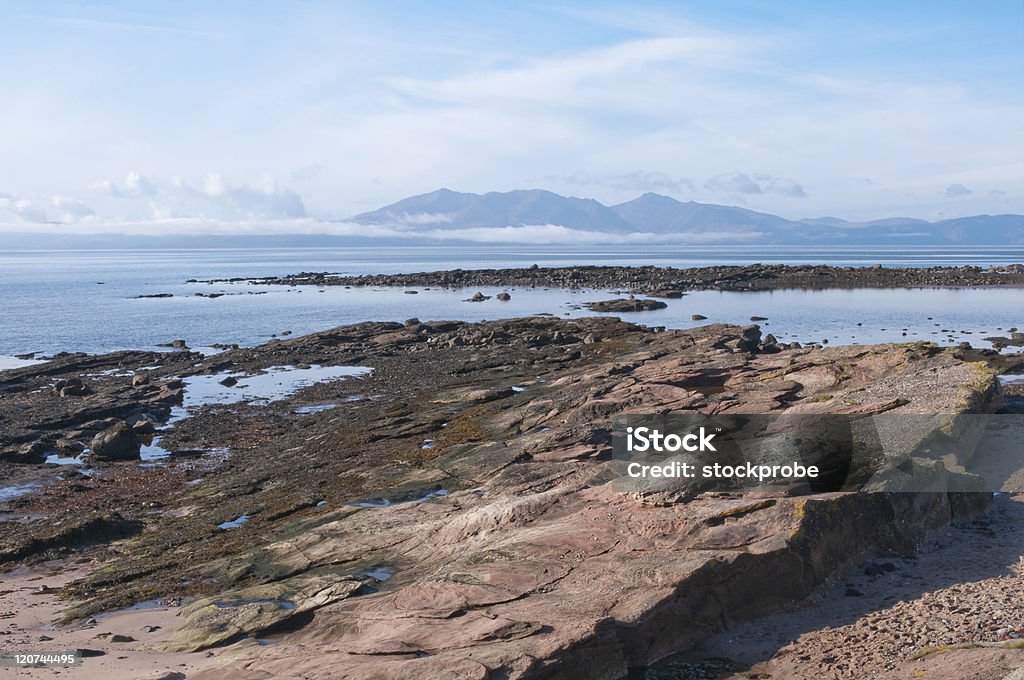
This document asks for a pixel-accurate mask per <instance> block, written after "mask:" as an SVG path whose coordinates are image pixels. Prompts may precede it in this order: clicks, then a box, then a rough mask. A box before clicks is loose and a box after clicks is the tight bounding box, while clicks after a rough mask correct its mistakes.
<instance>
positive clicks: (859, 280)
mask: <svg viewBox="0 0 1024 680" xmlns="http://www.w3.org/2000/svg"><path fill="white" fill-rule="evenodd" d="M1020 266H1021V265H1009V266H1004V267H992V268H990V269H982V268H980V267H972V266H964V267H906V268H900V267H881V266H875V267H829V266H826V265H764V264H752V265H744V266H720V267H695V268H691V269H676V268H674V267H653V266H648V267H615V266H576V267H538V266H536V265H534V266H532V267H524V268H520V269H456V270H451V271H437V272H419V273H415V274H366V275H360V276H344V275H339V274H333V273H329V272H300V273H298V274H293V275H290V276H282V277H270V278H261V279H238V278H235V279H223V280H221V279H218V280H214V281H210V282H209V283H218V282H221V281H228V282H238V281H245V280H248V281H251V282H252V283H256V284H273V285H287V286H298V285H316V286H403V287H404V286H442V287H445V288H469V287H484V286H494V287H497V286H522V287H545V286H546V287H552V288H555V287H557V288H598V289H605V290H614V289H627V290H630V291H631V292H635V293H638V294H639V293H642V294H645V295H652V296H654V297H678V295H681V294H682V293H683V291H687V290H701V289H714V290H769V289H773V288H900V287H914V286H1020V285H1021V284H1024V273H1022V272H1021V271H1020V270H1019V267H1020Z"/></svg>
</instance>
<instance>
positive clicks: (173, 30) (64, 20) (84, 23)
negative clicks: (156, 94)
mask: <svg viewBox="0 0 1024 680" xmlns="http://www.w3.org/2000/svg"><path fill="white" fill-rule="evenodd" d="M22 18H23V19H28V20H31V21H42V22H46V23H53V24H65V25H69V26H80V27H83V28H93V29H112V30H117V31H138V32H142V33H169V34H175V35H189V36H195V37H201V38H225V37H227V34H226V33H221V32H218V31H207V30H204V29H195V28H183V27H177V26H162V25H155V24H141V23H134V22H126V21H110V20H104V19H92V18H87V17H73V16H59V15H48V14H23V15H22Z"/></svg>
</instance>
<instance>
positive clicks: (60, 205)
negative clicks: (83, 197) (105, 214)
mask: <svg viewBox="0 0 1024 680" xmlns="http://www.w3.org/2000/svg"><path fill="white" fill-rule="evenodd" d="M50 203H51V204H52V205H53V207H54V208H56V210H57V212H58V214H59V217H58V220H59V221H61V222H65V223H70V222H78V221H79V220H82V219H85V218H88V217H93V216H95V215H96V211H95V210H93V209H92V208H91V207H90V206H88V205H86V204H85V203H83V202H82V201H79V200H76V199H74V198H66V197H64V196H54V197H53V198H52V199H51V200H50Z"/></svg>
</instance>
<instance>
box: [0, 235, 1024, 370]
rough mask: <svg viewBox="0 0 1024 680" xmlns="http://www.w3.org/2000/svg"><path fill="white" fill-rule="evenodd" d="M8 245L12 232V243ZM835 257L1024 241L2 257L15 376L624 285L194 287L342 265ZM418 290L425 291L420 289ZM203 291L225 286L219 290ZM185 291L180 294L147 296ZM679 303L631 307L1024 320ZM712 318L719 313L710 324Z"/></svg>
mask: <svg viewBox="0 0 1024 680" xmlns="http://www.w3.org/2000/svg"><path fill="white" fill-rule="evenodd" d="M0 239H2V236H0ZM0 248H2V241H0ZM753 263H764V264H830V265H836V266H865V265H874V264H881V265H882V266H891V267H896V266H906V267H927V266H935V265H951V266H963V265H976V266H981V267H989V266H994V265H1005V264H1012V263H1024V246H1016V247H1013V246H1011V247H1002V246H1000V247H936V248H912V247H911V248H908V247H891V248H863V247H861V248H820V247H815V248H794V247H779V248H772V247H756V248H755V247H750V246H718V247H697V248H695V247H688V246H675V247H662V246H659V247H656V248H655V247H650V246H615V247H608V246H601V247H596V246H595V247H579V246H572V247H569V246H557V247H556V246H532V247H531V246H508V245H503V244H500V245H499V244H495V245H477V246H448V245H445V246H425V247H401V248H399V247H353V248H312V249H311V248H302V249H216V250H214V249H211V250H159V251H157V250H105V251H100V250H89V251H75V252H72V251H3V250H0V323H2V328H3V332H2V333H0V370H2V369H4V368H11V367H15V366H18V365H22V364H24V363H26V360H24V359H17V358H15V355H24V354H30V353H36V356H37V357H40V356H46V355H50V354H54V353H56V352H61V351H69V352H88V353H100V352H108V351H113V350H119V349H143V350H158V349H161V348H159V347H158V345H159V344H161V343H168V342H170V341H172V340H175V339H182V340H185V341H186V342H187V343H188V345H189V346H190V347H193V348H204V347H209V346H210V345H213V344H216V343H223V344H228V343H237V344H239V345H243V346H244V345H255V344H258V343H261V342H265V341H267V340H268V339H270V338H272V337H275V336H276V337H280V336H281V334H283V333H286V332H289V331H290V332H291V334H294V335H301V334H304V333H311V332H315V331H320V330H325V329H328V328H333V327H336V326H340V325H344V324H350V323H355V322H361V321H403V320H405V319H408V318H410V317H417V318H419V319H421V320H424V321H426V320H430V319H462V320H467V321H479V320H484V319H488V320H491V319H501V318H511V317H518V316H527V315H534V314H550V315H554V316H558V317H563V318H566V317H579V316H585V315H595V313H594V312H591V311H589V310H587V309H586V308H584V307H583V306H582V304H583V303H584V302H589V301H595V300H602V299H607V298H608V297H609V291H603V290H583V291H567V290H562V289H516V288H508V289H500V288H493V289H492V288H483V289H479V290H480V292H482V293H484V294H485V295H491V296H493V295H495V294H496V293H498V292H501V291H502V290H507V291H508V292H509V293H510V294H511V296H512V299H511V300H510V301H508V302H502V301H498V300H496V299H495V298H493V297H492V298H491V299H490V300H487V301H485V302H467V301H465V300H466V299H467V298H469V297H470V296H471V295H472V294H473V293H476V292H477V290H478V289H477V288H473V289H466V290H441V289H430V288H424V287H414V288H410V289H387V288H350V289H346V288H344V287H317V286H299V287H288V286H257V285H252V284H249V283H247V282H237V283H216V284H207V283H195V282H192V283H190V282H189V280H190V279H195V280H200V281H201V280H205V279H214V278H217V279H223V278H234V277H262V276H272V275H284V274H292V273H297V272H302V271H307V272H319V271H327V272H334V273H340V274H371V273H397V272H417V271H435V270H442V269H453V268H463V269H473V268H485V267H486V268H490V267H517V266H518V267H524V266H530V265H533V264H537V265H540V266H567V265H591V264H594V265H600V264H607V265H658V266H673V267H696V266H709V265H743V264H753ZM407 290H415V291H416V294H410V293H408V292H407ZM199 293H202V294H211V293H213V294H216V293H220V294H222V295H221V296H219V297H212V298H211V297H204V296H200V295H198V294H199ZM155 294H169V295H170V297H159V298H152V297H139V296H146V295H155ZM667 303H668V308H667V309H662V310H655V311H651V312H642V313H636V314H626V315H621V316H622V317H623V318H625V319H628V320H629V321H633V322H636V323H641V324H645V325H648V326H664V327H667V328H688V327H692V326H696V325H699V324H706V323H713V322H722V323H738V324H747V323H750V317H752V316H759V317H767V321H761V322H760V323H761V325H762V327H763V328H764V330H765V332H770V333H772V334H774V335H775V336H776V337H777V338H779V339H780V340H783V341H787V342H788V341H794V340H795V341H798V342H802V343H807V342H822V341H824V340H828V341H829V342H830V343H831V344H850V343H878V342H898V341H906V340H930V341H934V342H938V343H940V344H955V343H959V342H962V341H968V342H971V343H972V344H974V345H975V346H982V347H983V346H987V343H986V342H985V341H984V338H985V337H988V336H992V335H1005V334H1006V332H1007V331H1008V329H1009V328H1011V327H1018V328H1024V290H1021V289H1016V288H1013V289H1011V288H1007V289H999V288H922V289H887V290H877V289H853V290H813V291H812V290H795V289H794V290H775V291H765V292H717V291H699V292H692V293H690V294H688V295H686V296H685V297H683V298H681V299H678V300H668V301H667ZM694 314H700V315H703V316H706V317H708V319H707V320H706V321H694V320H692V316H693V315H694Z"/></svg>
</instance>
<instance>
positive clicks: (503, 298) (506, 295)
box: [496, 293, 512, 302]
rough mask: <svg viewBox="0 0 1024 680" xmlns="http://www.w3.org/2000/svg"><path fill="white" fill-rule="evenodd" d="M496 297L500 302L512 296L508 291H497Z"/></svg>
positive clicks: (506, 300)
mask: <svg viewBox="0 0 1024 680" xmlns="http://www.w3.org/2000/svg"><path fill="white" fill-rule="evenodd" d="M496 297H497V298H498V299H499V300H501V301H502V302H508V301H509V300H511V299H512V296H511V295H509V294H508V293H498V294H497V296H496Z"/></svg>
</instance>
